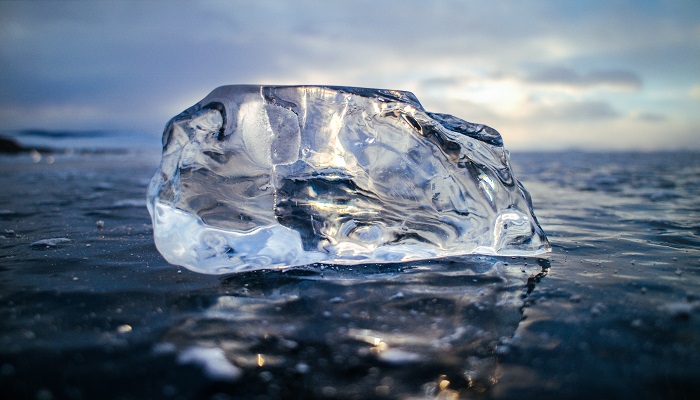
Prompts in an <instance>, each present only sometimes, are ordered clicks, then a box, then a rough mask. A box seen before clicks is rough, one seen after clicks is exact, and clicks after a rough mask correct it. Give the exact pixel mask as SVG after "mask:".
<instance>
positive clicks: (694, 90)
mask: <svg viewBox="0 0 700 400" xmlns="http://www.w3.org/2000/svg"><path fill="white" fill-rule="evenodd" d="M688 96H690V97H691V98H693V99H695V100H700V85H693V86H692V87H691V88H690V90H688Z"/></svg>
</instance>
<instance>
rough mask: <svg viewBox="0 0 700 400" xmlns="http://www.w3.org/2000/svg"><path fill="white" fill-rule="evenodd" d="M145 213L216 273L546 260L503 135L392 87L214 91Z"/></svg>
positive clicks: (158, 235)
mask: <svg viewBox="0 0 700 400" xmlns="http://www.w3.org/2000/svg"><path fill="white" fill-rule="evenodd" d="M148 210H149V212H150V214H151V217H152V219H153V231H154V236H155V243H156V247H157V248H158V250H159V251H160V253H161V254H162V255H163V256H164V257H165V259H166V260H168V261H169V262H170V263H172V264H176V265H181V266H184V267H186V268H189V269H191V270H194V271H198V272H203V273H208V274H223V273H230V272H236V271H246V270H255V269H263V268H285V267H290V266H298V265H305V264H311V263H333V264H363V263H384V262H401V261H409V260H419V259H429V258H436V257H445V256H453V255H464V254H470V253H480V254H498V255H535V254H540V253H544V252H547V251H549V244H548V242H547V239H546V237H545V235H544V233H543V231H542V229H541V228H540V226H539V224H538V222H537V219H536V218H535V216H534V214H533V211H532V204H531V201H530V196H529V194H528V193H527V191H526V190H525V188H524V187H523V186H522V185H521V184H520V183H519V182H518V181H517V180H516V179H515V177H514V176H513V173H512V171H511V168H510V163H509V159H508V153H507V151H506V150H505V149H504V148H503V143H502V141H501V136H500V134H499V133H498V132H496V131H495V130H494V129H492V128H490V127H488V126H485V125H480V124H474V123H470V122H467V121H464V120H461V119H459V118H456V117H453V116H451V115H446V114H437V113H431V112H427V111H425V110H424V109H423V107H422V106H421V104H420V103H419V102H418V100H417V99H416V97H415V96H414V95H413V94H412V93H409V92H405V91H398V90H381V89H365V88H354V87H329V86H253V85H240V86H222V87H219V88H217V89H215V90H214V91H213V92H211V93H210V94H209V95H208V96H207V97H206V98H204V99H203V100H202V101H200V102H199V103H197V104H195V105H194V106H192V107H190V108H189V109H187V110H186V111H184V112H183V113H181V114H180V115H178V116H176V117H175V118H173V119H172V120H171V121H170V122H169V123H168V125H167V127H166V129H165V132H164V134H163V155H162V160H161V164H160V168H159V170H158V171H157V173H156V174H155V176H154V177H153V179H152V181H151V184H150V187H149V189H148Z"/></svg>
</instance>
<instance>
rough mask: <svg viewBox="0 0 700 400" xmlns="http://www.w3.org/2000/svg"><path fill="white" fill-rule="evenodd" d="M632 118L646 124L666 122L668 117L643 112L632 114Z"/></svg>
mask: <svg viewBox="0 0 700 400" xmlns="http://www.w3.org/2000/svg"><path fill="white" fill-rule="evenodd" d="M632 118H634V119H637V120H639V121H644V122H664V121H666V120H668V117H667V116H666V115H664V114H661V113H656V112H649V111H641V112H634V113H632Z"/></svg>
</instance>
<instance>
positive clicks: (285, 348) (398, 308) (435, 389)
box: [160, 256, 549, 398]
mask: <svg viewBox="0 0 700 400" xmlns="http://www.w3.org/2000/svg"><path fill="white" fill-rule="evenodd" d="M548 267H549V265H548V263H547V261H546V260H543V259H527V258H494V257H484V256H474V257H460V258H448V259H444V260H439V261H423V262H413V263H402V264H392V265H386V264H369V265H363V266H344V267H343V266H324V265H315V266H311V267H305V268H302V269H295V270H288V271H277V270H263V271H252V272H247V273H240V274H236V275H233V276H229V277H226V278H223V279H222V281H221V282H222V285H221V287H220V288H219V289H218V292H219V294H217V295H212V294H203V295H201V296H198V295H197V294H196V293H195V294H193V296H192V298H191V299H190V300H188V303H187V304H182V305H180V306H179V307H180V308H182V307H190V308H192V312H189V313H187V312H186V309H183V312H184V314H186V315H189V317H188V318H186V319H185V320H183V321H182V322H181V323H180V324H179V325H177V326H173V327H171V328H170V329H169V331H168V332H167V333H166V334H165V335H164V336H163V338H162V340H163V342H164V343H169V344H168V345H161V346H160V347H167V346H172V348H173V349H177V352H178V360H180V362H184V361H183V360H185V359H188V360H189V359H191V360H193V362H199V363H200V364H199V365H201V366H202V367H201V368H203V369H204V373H206V374H209V373H210V372H207V371H209V369H213V370H214V371H216V370H217V369H216V368H218V367H221V366H226V365H227V364H226V363H224V362H223V361H224V360H222V359H221V358H220V356H221V355H223V356H225V360H226V361H227V363H229V364H230V365H231V366H232V367H233V368H235V369H240V371H241V376H242V377H244V379H246V380H247V381H246V387H247V388H251V387H257V385H256V384H255V382H256V381H259V382H260V383H261V384H262V383H264V385H262V386H261V388H262V389H260V390H262V391H263V392H264V393H261V394H267V395H270V394H273V392H274V393H276V394H277V395H279V396H282V397H284V395H285V393H286V394H294V395H295V396H299V395H306V396H308V397H310V398H315V397H323V396H327V395H328V394H329V393H330V392H329V391H330V390H331V389H332V390H333V391H334V392H333V396H331V397H338V398H350V397H352V396H355V395H365V396H366V394H367V393H374V394H376V395H377V396H378V397H385V398H405V397H411V396H418V397H420V396H437V395H442V396H446V395H448V394H449V395H450V396H455V398H457V396H469V395H470V393H471V394H475V393H479V392H481V391H484V390H487V389H488V388H489V387H490V386H491V385H492V384H493V383H494V382H495V381H496V380H497V379H498V369H497V365H498V364H497V357H496V354H497V353H503V351H504V347H507V345H508V342H509V340H510V337H511V336H512V335H513V332H514V331H515V329H516V327H517V325H518V323H519V321H520V319H521V311H520V309H521V307H522V305H523V297H524V296H525V295H526V294H527V292H528V291H529V290H532V287H533V286H534V284H535V282H536V280H537V279H538V278H539V277H540V276H541V275H542V274H543V273H544V272H546V270H547V268H548ZM207 293H211V291H210V290H209V291H208V292H207ZM200 307H203V308H200ZM193 348H195V349H206V350H202V351H200V352H199V353H197V354H199V355H211V357H200V358H197V357H194V358H193V357H190V355H191V352H192V351H193V350H191V349H193ZM210 364H213V366H211V365H210ZM212 373H213V372H212ZM237 379H238V378H235V379H234V378H231V379H230V380H229V381H230V382H232V384H237V383H235V382H236V381H237ZM253 394H254V393H253ZM253 394H251V396H252V395H253Z"/></svg>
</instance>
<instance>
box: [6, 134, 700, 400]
mask: <svg viewBox="0 0 700 400" xmlns="http://www.w3.org/2000/svg"><path fill="white" fill-rule="evenodd" d="M156 146H157V140H156ZM38 158H39V157H37V154H19V155H13V156H10V155H0V184H1V185H2V190H1V191H0V235H2V238H0V398H3V399H11V398H28V399H51V398H68V399H93V398H100V399H103V398H107V399H110V398H124V399H132V398H139V399H140V398H144V399H145V398H149V399H150V398H163V399H171V398H172V399H189V398H204V399H210V398H211V399H276V398H293V399H297V398H298V399H314V398H319V399H320V398H338V399H347V398H358V399H364V398H380V399H394V398H395V399H431V398H440V399H458V398H486V399H491V398H493V399H530V398H533V399H534V398H537V399H540V398H630V399H632V398H635V399H636V398H648V399H656V398H679V399H683V398H687V399H693V398H700V380H698V378H700V314H699V313H698V307H699V305H700V298H699V296H700V291H699V290H698V289H699V287H700V276H699V275H700V246H699V245H700V154H696V153H652V154H592V153H553V154H552V153H550V154H534V153H516V154H515V155H513V163H514V166H515V172H516V174H517V176H518V178H520V180H521V181H523V183H524V184H525V186H526V187H527V188H528V190H529V191H530V193H531V194H532V197H533V200H534V203H535V211H536V213H537V216H538V218H539V220H540V223H541V224H542V226H543V228H544V230H545V232H546V233H547V234H548V236H549V239H550V242H551V243H552V246H553V249H554V252H553V253H552V254H549V255H547V256H545V257H541V258H511V257H478V256H475V257H458V258H449V259H443V260H438V261H429V262H415V263H406V264H389V265H364V266H359V267H334V266H323V265H315V266H309V267H305V268H297V269H293V270H288V271H284V272H280V271H258V272H250V273H241V274H237V275H231V276H225V277H217V276H207V275H199V274H195V273H192V272H189V271H187V270H182V269H179V268H177V267H173V266H170V265H168V264H167V263H166V262H165V261H164V260H163V259H162V258H161V257H160V255H159V254H158V253H157V251H156V250H155V248H154V246H153V243H152V233H151V226H150V220H149V217H148V213H147V211H146V208H145V190H146V185H147V183H148V180H149V179H150V177H151V176H152V174H153V172H154V171H155V167H156V164H157V162H158V159H159V154H158V152H157V149H155V151H152V148H147V149H146V150H143V149H142V150H140V151H136V150H134V149H133V148H132V149H131V150H129V151H126V152H118V153H112V152H109V151H108V152H98V153H91V152H73V153H66V154H55V155H53V156H48V155H46V154H43V155H41V158H40V159H39V160H38ZM35 161H38V162H35ZM98 221H100V222H98ZM64 238H65V239H67V240H53V241H48V242H39V243H36V242H38V241H41V240H44V239H64Z"/></svg>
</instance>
